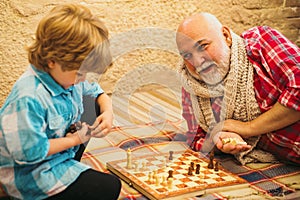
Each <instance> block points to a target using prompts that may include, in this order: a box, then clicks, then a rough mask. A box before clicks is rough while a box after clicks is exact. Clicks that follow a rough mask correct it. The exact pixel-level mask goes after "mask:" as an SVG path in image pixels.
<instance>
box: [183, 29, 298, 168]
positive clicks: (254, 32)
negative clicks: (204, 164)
mask: <svg viewBox="0 0 300 200" xmlns="http://www.w3.org/2000/svg"><path fill="white" fill-rule="evenodd" d="M241 37H242V38H244V40H245V44H246V50H247V55H248V59H249V60H250V61H251V62H252V64H253V67H254V89H255V94H256V99H257V102H258V104H259V107H260V109H261V112H262V113H263V112H266V111H268V110H269V109H271V108H272V106H273V105H274V104H275V103H276V102H277V101H278V102H279V103H280V104H282V105H284V106H286V107H289V108H293V109H295V110H297V111H300V49H299V47H297V46H296V45H295V44H293V43H291V42H290V41H289V40H288V39H286V38H285V37H284V36H283V35H282V34H280V33H279V32H278V31H276V30H274V29H271V28H269V27H266V26H261V27H254V28H252V29H250V30H248V31H245V32H244V33H242V35H241ZM221 101H222V97H219V98H214V99H212V100H211V105H212V109H213V111H214V114H215V117H216V121H218V116H219V114H220V105H221ZM182 103H183V117H184V118H185V119H186V120H187V124H188V129H189V131H188V132H187V136H188V144H189V145H190V146H191V147H192V148H193V149H194V150H197V151H199V150H200V149H201V147H202V144H203V141H204V138H205V135H206V133H205V131H204V130H203V129H202V128H201V127H200V126H198V124H197V121H196V119H195V117H194V115H193V108H192V104H191V100H190V94H189V93H188V92H187V91H185V90H184V89H182ZM258 146H259V147H260V148H263V149H264V150H267V151H269V152H273V153H274V152H276V153H274V154H276V156H277V157H279V158H282V159H288V160H290V161H293V162H296V163H299V164H300V121H298V122H296V123H294V124H292V125H290V126H288V127H285V128H283V129H280V130H277V131H274V132H272V133H270V134H264V135H262V138H261V140H260V142H259V144H258Z"/></svg>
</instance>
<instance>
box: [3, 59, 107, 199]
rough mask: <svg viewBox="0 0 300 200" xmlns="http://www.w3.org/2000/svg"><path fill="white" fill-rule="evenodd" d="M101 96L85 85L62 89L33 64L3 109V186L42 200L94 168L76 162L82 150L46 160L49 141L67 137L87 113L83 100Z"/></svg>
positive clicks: (94, 87) (97, 89) (23, 196)
mask: <svg viewBox="0 0 300 200" xmlns="http://www.w3.org/2000/svg"><path fill="white" fill-rule="evenodd" d="M101 93H103V90H102V89H101V88H100V86H99V84H97V83H92V84H90V83H88V82H87V81H85V82H81V83H79V84H76V85H74V86H72V87H70V88H68V89H64V88H63V87H61V86H60V85H59V84H58V83H56V82H55V81H54V80H53V79H52V78H51V76H50V75H49V74H48V73H45V72H43V71H39V70H37V69H36V68H35V67H33V66H32V65H31V66H30V67H29V68H28V69H27V71H26V72H25V73H24V74H23V75H22V76H21V77H20V79H19V80H18V81H17V82H16V83H15V85H14V86H13V88H12V91H11V93H10V94H9V96H8V98H7V99H6V101H5V103H4V105H3V107H2V108H1V109H0V156H1V157H0V182H1V183H2V184H3V186H4V189H5V191H6V192H7V193H8V194H9V195H10V196H14V197H16V198H19V199H44V198H47V197H48V196H51V195H54V194H56V193H59V192H61V191H63V190H64V189H66V187H67V186H69V185H70V184H71V183H73V182H74V181H75V180H76V178H77V177H78V176H79V175H80V173H81V172H83V171H85V170H87V169H88V168H90V167H89V166H86V165H84V164H82V163H80V162H78V161H75V160H74V159H73V157H74V155H75V153H76V151H77V149H78V146H77V147H73V148H70V149H68V150H66V151H63V152H60V153H57V154H54V155H51V156H47V153H48V150H49V139H51V138H59V137H64V136H65V134H66V129H67V128H68V127H69V126H70V125H71V124H72V123H74V122H76V121H78V120H79V119H80V116H81V114H82V113H83V104H82V96H83V95H89V96H92V97H97V96H98V95H99V94H101Z"/></svg>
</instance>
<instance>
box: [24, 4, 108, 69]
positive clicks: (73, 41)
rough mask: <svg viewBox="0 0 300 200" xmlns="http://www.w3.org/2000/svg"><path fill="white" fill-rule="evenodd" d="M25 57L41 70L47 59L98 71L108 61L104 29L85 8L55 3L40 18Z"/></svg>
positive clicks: (73, 66)
mask: <svg viewBox="0 0 300 200" xmlns="http://www.w3.org/2000/svg"><path fill="white" fill-rule="evenodd" d="M28 59H29V62H30V63H31V64H33V65H34V66H35V67H36V68H38V69H40V70H44V71H48V61H54V62H57V63H59V64H60V65H61V66H62V70H64V71H70V70H79V68H81V67H82V65H84V71H94V72H100V73H101V72H103V71H104V70H105V68H106V67H107V66H108V65H110V63H111V55H110V51H109V42H108V30H107V28H106V27H105V25H104V24H103V22H102V21H100V20H99V19H98V18H97V17H95V16H94V15H92V13H91V11H90V10H89V9H88V8H86V7H84V6H82V5H75V4H66V5H59V6H57V7H55V8H53V9H52V10H51V12H50V13H49V14H48V15H47V16H45V17H44V18H43V19H42V20H41V21H40V23H39V25H38V28H37V31H36V38H35V42H34V43H33V44H32V45H31V46H29V47H28Z"/></svg>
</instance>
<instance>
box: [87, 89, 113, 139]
mask: <svg viewBox="0 0 300 200" xmlns="http://www.w3.org/2000/svg"><path fill="white" fill-rule="evenodd" d="M96 101H97V103H98V105H99V107H100V115H99V116H98V117H97V119H96V121H95V122H94V124H93V125H92V126H90V128H91V129H93V131H92V132H91V135H92V136H93V137H103V136H105V135H107V134H108V133H109V131H110V130H111V127H112V123H113V108H112V102H111V99H110V97H109V96H108V95H107V94H105V93H102V94H100V95H99V96H98V98H97V99H96Z"/></svg>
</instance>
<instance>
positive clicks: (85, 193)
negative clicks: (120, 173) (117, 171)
mask: <svg viewBox="0 0 300 200" xmlns="http://www.w3.org/2000/svg"><path fill="white" fill-rule="evenodd" d="M120 190H121V182H120V180H119V179H118V178H117V177H116V176H114V175H111V174H107V173H102V172H98V171H96V170H93V169H89V170H87V171H85V172H83V173H81V174H80V176H79V177H78V178H77V179H76V181H75V182H74V183H72V184H71V185H70V186H69V187H68V188H67V189H66V190H64V191H62V192H61V193H58V194H56V195H54V196H52V197H50V198H47V200H69V199H72V200H77V199H78V200H82V199H88V200H116V199H118V197H119V193H120Z"/></svg>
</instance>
